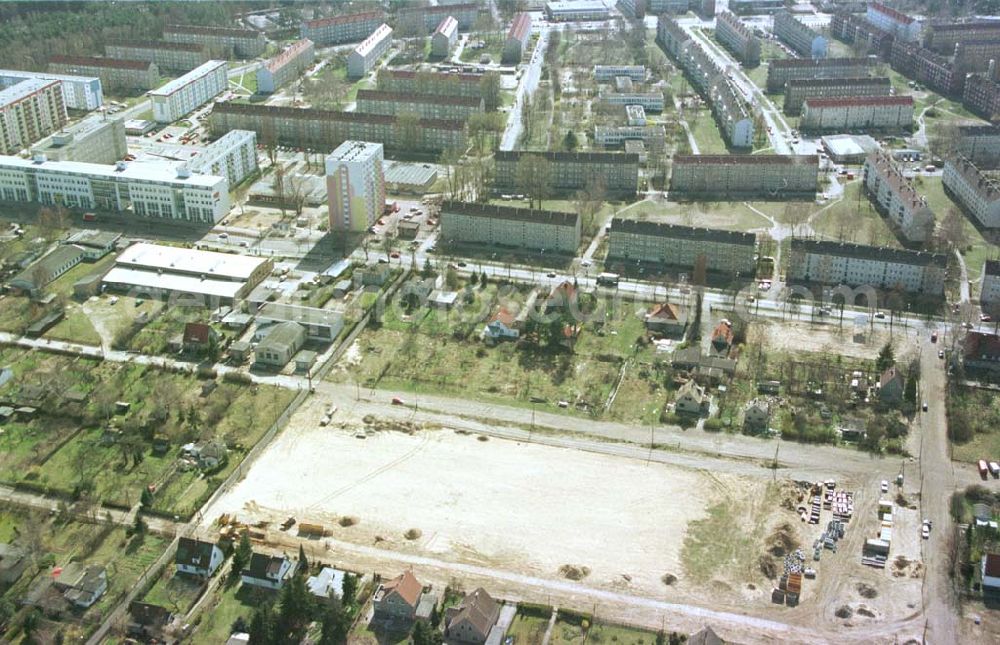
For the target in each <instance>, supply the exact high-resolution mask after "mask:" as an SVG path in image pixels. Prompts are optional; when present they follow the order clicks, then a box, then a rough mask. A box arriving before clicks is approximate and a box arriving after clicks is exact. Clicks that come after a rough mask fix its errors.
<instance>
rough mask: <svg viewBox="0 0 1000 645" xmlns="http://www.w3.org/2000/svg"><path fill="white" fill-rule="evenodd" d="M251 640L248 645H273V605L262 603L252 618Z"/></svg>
mask: <svg viewBox="0 0 1000 645" xmlns="http://www.w3.org/2000/svg"><path fill="white" fill-rule="evenodd" d="M249 634H250V641H249V642H248V644H247V645H272V643H274V642H275V632H274V613H273V612H272V611H271V605H270V604H268V603H261V604H259V605H257V609H255V610H254V612H253V618H252V619H251V620H250V631H249Z"/></svg>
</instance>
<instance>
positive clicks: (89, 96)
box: [0, 69, 104, 111]
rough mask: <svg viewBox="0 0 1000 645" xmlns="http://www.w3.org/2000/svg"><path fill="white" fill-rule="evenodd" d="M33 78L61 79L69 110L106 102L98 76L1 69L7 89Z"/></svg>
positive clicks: (0, 82) (0, 76)
mask: <svg viewBox="0 0 1000 645" xmlns="http://www.w3.org/2000/svg"><path fill="white" fill-rule="evenodd" d="M31 78H40V79H43V80H52V81H59V82H60V83H62V91H63V102H64V103H65V104H66V109H68V110H81V111H90V110H96V109H97V108H99V107H101V104H102V103H104V91H103V89H102V87H101V79H99V78H97V77H96V76H71V75H67V74H50V73H48V72H21V71H16V70H12V69H2V70H0V89H6V88H8V87H11V86H12V85H17V84H18V83H20V82H22V81H26V80H28V79H31Z"/></svg>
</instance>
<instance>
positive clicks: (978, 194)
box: [942, 155, 1000, 229]
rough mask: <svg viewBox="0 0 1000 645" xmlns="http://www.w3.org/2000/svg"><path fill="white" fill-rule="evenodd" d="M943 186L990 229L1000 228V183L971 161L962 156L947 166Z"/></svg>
mask: <svg viewBox="0 0 1000 645" xmlns="http://www.w3.org/2000/svg"><path fill="white" fill-rule="evenodd" d="M942 184H943V185H944V190H945V192H946V193H947V194H948V196H949V197H951V198H952V199H954V200H955V201H957V202H958V203H959V204H961V206H962V208H963V209H964V210H965V212H967V213H969V214H970V215H972V216H973V217H975V218H976V220H977V221H978V222H979V224H980V226H982V227H984V228H989V229H997V228H1000V183H998V182H997V181H996V180H995V179H994V178H993V177H991V176H989V175H988V174H986V173H985V172H984V171H983V170H982V169H980V168H979V167H977V166H976V165H975V164H974V163H973V162H972V161H971V160H969V159H968V158H967V157H964V156H961V155H958V156H956V157H955V158H954V159H949V160H948V161H947V162H946V163H945V165H944V174H943V175H942Z"/></svg>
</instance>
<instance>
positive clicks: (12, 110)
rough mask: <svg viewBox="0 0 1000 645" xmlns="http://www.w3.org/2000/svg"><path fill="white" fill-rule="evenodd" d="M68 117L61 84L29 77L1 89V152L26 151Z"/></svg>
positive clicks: (63, 122)
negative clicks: (23, 149) (25, 149)
mask: <svg viewBox="0 0 1000 645" xmlns="http://www.w3.org/2000/svg"><path fill="white" fill-rule="evenodd" d="M67 118H68V117H67V115H66V103H65V99H64V98H63V88H62V84H61V82H60V81H56V80H48V79H42V78H29V79H28V80H26V81H21V82H20V83H18V84H17V85H12V86H11V87H8V88H7V89H5V90H0V151H2V152H5V153H12V152H17V151H19V150H21V149H22V148H27V147H28V146H30V145H31V144H33V143H35V142H36V141H38V140H39V139H42V138H43V137H46V136H48V135H50V134H52V133H53V132H55V131H56V130H58V129H59V128H61V127H63V125H64V124H65V123H66V121H67Z"/></svg>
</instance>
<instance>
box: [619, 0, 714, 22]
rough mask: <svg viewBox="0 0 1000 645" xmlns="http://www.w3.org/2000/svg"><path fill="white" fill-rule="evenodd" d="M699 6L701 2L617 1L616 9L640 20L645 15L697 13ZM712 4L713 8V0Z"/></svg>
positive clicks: (684, 0) (677, 0)
mask: <svg viewBox="0 0 1000 645" xmlns="http://www.w3.org/2000/svg"><path fill="white" fill-rule="evenodd" d="M701 4H702V3H701V2H698V1H696V2H690V1H689V0H618V8H619V9H621V11H622V13H624V14H625V15H626V16H629V17H631V18H642V17H644V16H646V15H650V16H659V15H661V14H674V15H676V14H682V13H687V11H688V9H690V10H691V11H698V10H699V9H700V5H701ZM712 4H713V7H714V4H715V0H712ZM696 5H697V6H696Z"/></svg>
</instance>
